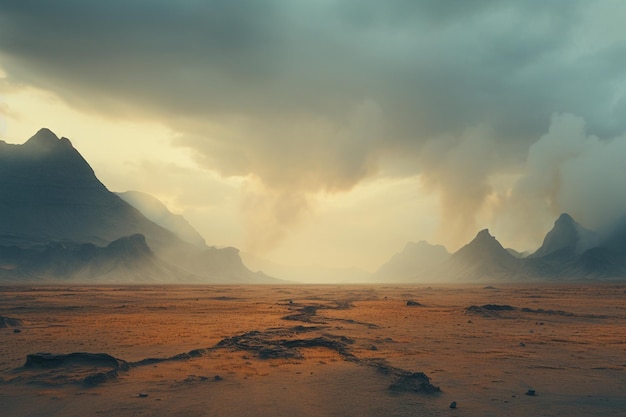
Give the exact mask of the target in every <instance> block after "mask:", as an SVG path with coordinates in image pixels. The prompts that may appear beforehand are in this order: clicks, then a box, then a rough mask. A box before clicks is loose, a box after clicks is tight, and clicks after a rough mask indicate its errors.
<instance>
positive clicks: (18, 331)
mask: <svg viewBox="0 0 626 417" xmlns="http://www.w3.org/2000/svg"><path fill="white" fill-rule="evenodd" d="M13 333H22V331H21V330H20V329H13Z"/></svg>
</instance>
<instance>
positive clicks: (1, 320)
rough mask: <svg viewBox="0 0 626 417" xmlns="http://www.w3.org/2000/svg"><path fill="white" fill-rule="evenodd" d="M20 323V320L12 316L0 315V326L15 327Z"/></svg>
mask: <svg viewBox="0 0 626 417" xmlns="http://www.w3.org/2000/svg"><path fill="white" fill-rule="evenodd" d="M21 325H22V320H20V319H15V318H12V317H5V316H0V328H5V327H17V326H21Z"/></svg>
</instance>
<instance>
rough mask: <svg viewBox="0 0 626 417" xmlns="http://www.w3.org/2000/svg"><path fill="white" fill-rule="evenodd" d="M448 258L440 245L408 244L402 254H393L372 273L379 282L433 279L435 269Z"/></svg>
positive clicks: (422, 242)
mask: <svg viewBox="0 0 626 417" xmlns="http://www.w3.org/2000/svg"><path fill="white" fill-rule="evenodd" d="M449 258H450V253H449V252H448V251H447V249H446V248H445V247H443V246H441V245H431V244H429V243H428V242H425V241H421V242H418V243H415V242H409V243H407V244H406V246H405V247H404V250H403V251H402V252H399V253H397V254H395V255H394V256H393V257H392V258H391V259H390V260H389V261H388V262H387V263H385V264H384V265H382V266H381V267H380V268H379V269H378V271H376V272H375V273H374V276H373V278H374V279H376V280H380V281H387V282H389V281H416V280H424V279H426V280H428V279H431V280H432V278H433V276H432V275H433V273H434V270H435V268H437V267H439V266H440V265H441V264H443V263H444V262H445V261H447V260H448V259H449Z"/></svg>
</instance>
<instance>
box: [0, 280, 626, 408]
mask: <svg viewBox="0 0 626 417" xmlns="http://www.w3.org/2000/svg"><path fill="white" fill-rule="evenodd" d="M625 300H626V286H620V285H597V286H582V285H580V286H565V285H560V286H557V285H552V286H534V285H533V286H530V285H529V286H497V288H494V287H483V286H474V287H448V286H433V287H432V288H431V287H426V286H280V287H279V286H237V287H236V286H211V287H200V286H198V287H71V288H70V287H59V286H57V287H0V316H2V319H1V320H0V410H2V412H1V413H2V415H3V416H6V417H13V416H96V415H102V416H108V415H110V416H503V415H506V416H531V415H532V416H565V415H567V416H591V415H602V416H623V415H624V412H625V411H624V410H626V303H625V302H624V301H625ZM409 301H410V302H409ZM43 352H45V353H48V354H49V355H34V354H36V353H43ZM28 355H30V356H28ZM27 356H28V360H27ZM533 393H534V395H528V394H533ZM453 401H455V402H456V408H454V409H453V408H450V404H451V403H452V402H453Z"/></svg>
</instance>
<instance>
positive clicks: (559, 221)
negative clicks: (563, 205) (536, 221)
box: [554, 213, 576, 225]
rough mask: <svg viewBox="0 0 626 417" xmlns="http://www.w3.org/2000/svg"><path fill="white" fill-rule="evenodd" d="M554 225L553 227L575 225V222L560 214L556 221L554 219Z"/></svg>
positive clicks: (567, 215)
mask: <svg viewBox="0 0 626 417" xmlns="http://www.w3.org/2000/svg"><path fill="white" fill-rule="evenodd" d="M554 224H555V225H557V224H576V221H575V220H574V219H573V218H572V216H570V215H569V214H567V213H561V215H560V216H559V218H558V219H556V221H555V222H554Z"/></svg>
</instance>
